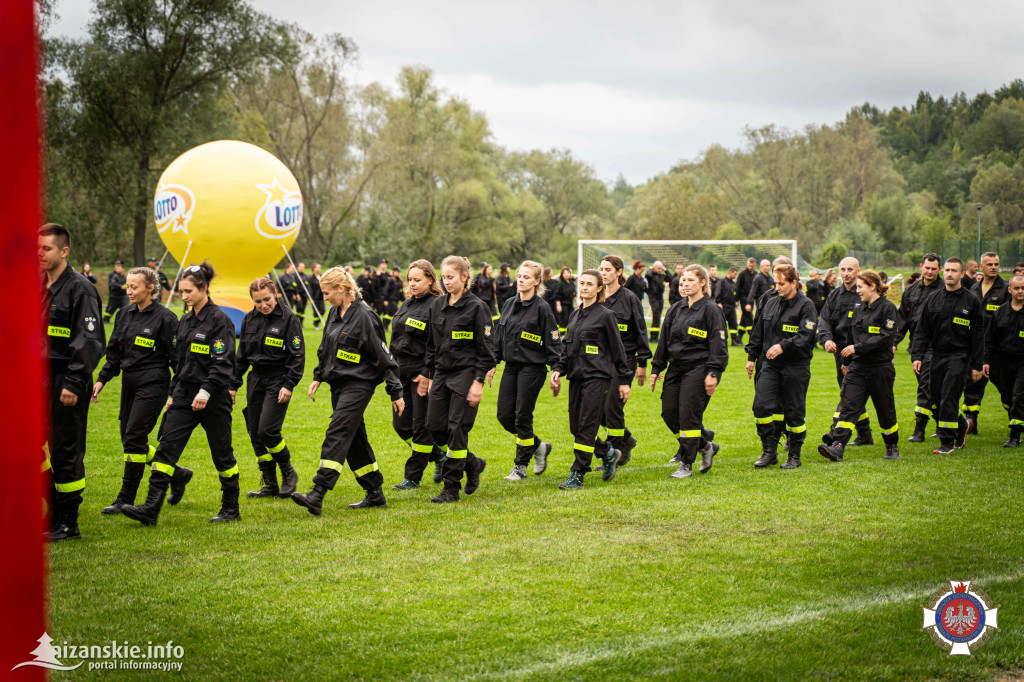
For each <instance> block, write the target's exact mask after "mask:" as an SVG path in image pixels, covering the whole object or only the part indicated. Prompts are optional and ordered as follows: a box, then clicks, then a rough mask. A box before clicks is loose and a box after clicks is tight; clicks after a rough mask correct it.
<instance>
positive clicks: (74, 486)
mask: <svg viewBox="0 0 1024 682" xmlns="http://www.w3.org/2000/svg"><path fill="white" fill-rule="evenodd" d="M53 487H54V488H56V489H57V492H59V493H73V492H75V491H76V490H82V489H84V488H85V479H84V478H80V479H78V480H77V481H70V482H68V483H57V482H56V481H54V483H53Z"/></svg>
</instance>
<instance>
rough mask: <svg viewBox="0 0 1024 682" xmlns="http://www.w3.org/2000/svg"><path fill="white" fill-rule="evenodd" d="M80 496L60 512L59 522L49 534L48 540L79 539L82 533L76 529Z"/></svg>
mask: <svg viewBox="0 0 1024 682" xmlns="http://www.w3.org/2000/svg"><path fill="white" fill-rule="evenodd" d="M81 501H82V498H78V499H77V500H75V501H73V502H71V503H70V504H68V505H67V508H66V509H64V510H63V513H62V514H61V519H60V523H59V524H58V525H57V527H56V528H55V529H54V530H53V531H52V532H51V533H50V534H49V536H48V537H47V540H49V541H50V542H61V541H63V540H81V539H82V534H81V533H80V532H79V530H78V505H79V504H81Z"/></svg>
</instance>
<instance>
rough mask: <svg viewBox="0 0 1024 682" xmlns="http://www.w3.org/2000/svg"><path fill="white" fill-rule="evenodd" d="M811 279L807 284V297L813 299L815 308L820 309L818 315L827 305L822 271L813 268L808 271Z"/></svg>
mask: <svg viewBox="0 0 1024 682" xmlns="http://www.w3.org/2000/svg"><path fill="white" fill-rule="evenodd" d="M807 274H808V276H809V279H808V280H807V284H806V285H805V287H804V288H805V289H806V290H807V298H809V299H811V303H813V304H814V309H815V310H817V311H818V315H821V308H822V306H824V305H825V298H826V296H825V287H824V286H823V282H822V281H821V272H820V271H818V270H811V271H810V272H809V273H807Z"/></svg>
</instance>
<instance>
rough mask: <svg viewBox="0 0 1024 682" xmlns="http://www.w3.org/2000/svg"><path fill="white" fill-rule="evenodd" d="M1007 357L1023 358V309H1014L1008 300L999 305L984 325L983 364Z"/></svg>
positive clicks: (996, 362)
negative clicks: (985, 325)
mask: <svg viewBox="0 0 1024 682" xmlns="http://www.w3.org/2000/svg"><path fill="white" fill-rule="evenodd" d="M1007 358H1010V359H1012V361H1014V362H1019V361H1020V360H1021V358H1024V309H1022V310H1014V309H1013V305H1012V304H1011V302H1010V301H1007V302H1006V303H1004V304H1003V305H1001V306H999V310H997V311H996V312H995V314H994V315H992V319H990V320H989V322H988V326H987V327H985V364H986V365H995V364H998V363H999V362H1000V361H1001V360H1005V359H1007Z"/></svg>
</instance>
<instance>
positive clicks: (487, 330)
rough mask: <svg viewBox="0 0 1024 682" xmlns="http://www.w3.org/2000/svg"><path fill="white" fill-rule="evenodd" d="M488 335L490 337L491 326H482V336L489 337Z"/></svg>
mask: <svg viewBox="0 0 1024 682" xmlns="http://www.w3.org/2000/svg"><path fill="white" fill-rule="evenodd" d="M490 335H491V325H489V324H485V325H484V336H490Z"/></svg>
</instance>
